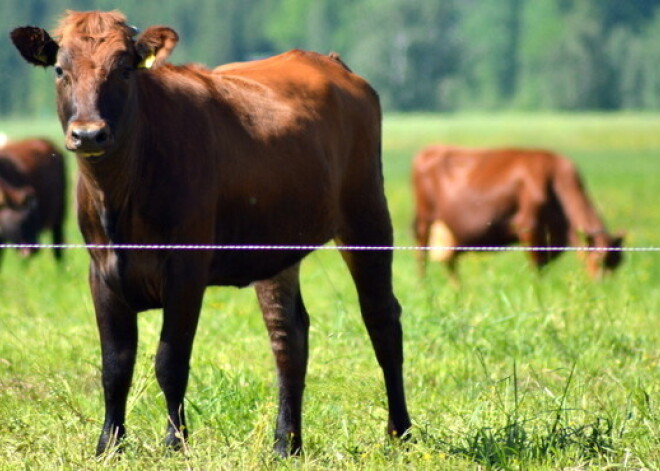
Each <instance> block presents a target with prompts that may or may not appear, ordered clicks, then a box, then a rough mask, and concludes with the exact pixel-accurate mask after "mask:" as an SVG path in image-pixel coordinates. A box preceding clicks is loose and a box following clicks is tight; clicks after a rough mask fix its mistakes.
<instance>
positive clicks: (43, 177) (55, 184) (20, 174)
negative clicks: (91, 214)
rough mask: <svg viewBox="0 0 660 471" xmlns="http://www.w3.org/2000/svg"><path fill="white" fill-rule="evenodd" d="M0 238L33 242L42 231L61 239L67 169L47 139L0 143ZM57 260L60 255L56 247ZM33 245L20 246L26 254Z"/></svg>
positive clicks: (0, 239) (27, 242) (35, 241)
mask: <svg viewBox="0 0 660 471" xmlns="http://www.w3.org/2000/svg"><path fill="white" fill-rule="evenodd" d="M0 193H1V195H0V241H2V242H11V243H16V244H36V243H37V242H38V236H39V234H40V233H41V232H42V231H45V230H50V231H51V232H52V240H53V244H62V243H63V242H64V236H63V230H64V216H65V212H66V170H65V166H64V158H63V157H62V153H61V152H60V151H59V150H58V149H57V148H56V147H55V145H53V143H52V142H50V141H48V140H47V139H25V140H21V141H8V143H6V144H5V145H3V146H2V147H0ZM53 250H54V252H53V253H54V255H55V258H56V260H60V259H61V257H62V250H61V248H55V249H53ZM36 251H37V249H36V248H25V249H21V253H23V254H24V255H29V254H32V253H34V252H36Z"/></svg>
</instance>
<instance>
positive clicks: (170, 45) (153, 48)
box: [135, 26, 179, 69]
mask: <svg viewBox="0 0 660 471" xmlns="http://www.w3.org/2000/svg"><path fill="white" fill-rule="evenodd" d="M178 42H179V35H178V34H177V33H176V31H174V30H173V29H172V28H168V27H167V26H150V27H149V28H147V29H145V30H144V32H143V33H142V34H140V36H138V38H137V40H136V41H135V49H136V50H137V53H138V56H139V57H140V63H139V64H138V67H140V68H146V69H151V68H154V67H158V66H159V65H161V64H162V63H163V62H165V60H166V59H167V58H168V57H169V56H170V54H171V53H172V50H173V49H174V47H175V46H176V45H177V43H178Z"/></svg>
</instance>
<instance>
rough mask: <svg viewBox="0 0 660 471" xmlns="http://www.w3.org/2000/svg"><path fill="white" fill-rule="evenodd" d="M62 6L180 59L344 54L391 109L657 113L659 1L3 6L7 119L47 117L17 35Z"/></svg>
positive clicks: (207, 0) (47, 97)
mask: <svg viewBox="0 0 660 471" xmlns="http://www.w3.org/2000/svg"><path fill="white" fill-rule="evenodd" d="M65 9H74V10H90V9H102V10H107V9H119V10H121V11H123V12H124V13H125V14H126V15H127V17H128V20H129V22H131V23H132V24H134V25H136V26H138V27H140V28H144V27H147V26H149V25H152V24H166V25H168V26H172V27H173V28H175V29H176V30H177V31H178V33H179V34H180V36H181V41H180V43H179V45H178V47H177V49H176V51H175V54H174V55H173V57H172V61H173V62H175V63H183V62H200V63H203V64H206V65H209V66H213V65H217V64H221V63H226V62H232V61H243V60H251V59H255V58H260V57H266V56H270V55H274V54H277V53H280V52H283V51H286V50H288V49H291V48H295V47H298V48H304V49H311V50H316V51H319V52H322V53H327V52H330V51H336V52H339V53H340V54H341V55H342V57H343V58H344V60H345V61H346V62H347V63H348V64H349V65H350V66H351V68H353V69H354V70H355V71H356V72H357V73H359V74H361V75H363V76H364V77H366V78H367V79H368V80H369V81H370V82H371V83H372V84H373V85H374V86H375V87H376V89H377V90H378V91H379V93H380V95H381V99H382V101H383V104H384V107H385V109H386V110H388V111H394V110H396V111H412V110H416V111H421V110H426V111H465V110H468V111H469V110H479V111H496V110H497V111H501V110H512V111H516V110H521V111H537V110H567V111H574V110H592V111H593V110H657V109H659V108H660V0H177V1H171V2H170V1H167V2H165V1H158V2H156V1H153V0H145V1H141V2H135V1H133V0H111V1H110V0H108V1H106V0H97V1H94V0H3V1H2V2H1V3H0V30H1V31H2V37H0V45H1V46H0V84H2V85H1V86H0V116H52V110H53V97H52V94H53V88H54V87H53V86H52V73H51V71H49V70H47V71H44V72H43V73H35V72H34V71H32V70H30V68H29V67H27V66H26V65H25V64H24V63H23V62H22V61H21V59H20V58H19V56H18V54H17V53H16V51H15V50H14V49H13V47H11V46H10V42H9V39H8V33H9V31H10V30H11V29H12V28H13V27H15V26H19V25H25V24H34V25H39V26H42V27H45V28H46V29H49V30H52V29H53V28H54V26H55V25H56V23H57V18H58V17H59V16H60V15H61V14H62V12H63V11H64V10H65Z"/></svg>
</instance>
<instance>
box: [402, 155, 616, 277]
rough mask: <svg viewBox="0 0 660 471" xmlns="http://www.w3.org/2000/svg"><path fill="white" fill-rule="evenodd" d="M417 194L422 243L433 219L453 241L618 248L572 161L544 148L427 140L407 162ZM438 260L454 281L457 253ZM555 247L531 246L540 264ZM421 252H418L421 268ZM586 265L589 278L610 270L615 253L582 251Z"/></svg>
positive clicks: (458, 243)
mask: <svg viewBox="0 0 660 471" xmlns="http://www.w3.org/2000/svg"><path fill="white" fill-rule="evenodd" d="M413 188H414V192H415V197H416V206H415V214H416V217H415V223H414V230H415V235H416V238H417V243H418V245H419V246H427V245H428V243H429V240H430V238H431V236H432V227H433V225H434V223H437V222H441V223H442V226H444V227H446V228H447V229H448V230H449V231H450V233H451V237H450V238H449V240H450V241H451V242H450V243H451V244H453V245H454V246H467V247H476V246H502V245H508V244H512V243H516V242H520V243H523V244H526V245H529V246H541V247H547V246H560V247H561V246H566V245H567V244H570V245H582V242H581V240H582V238H584V239H586V240H585V241H586V243H587V245H588V246H589V247H599V248H607V247H615V248H616V247H620V246H621V242H622V241H621V238H620V237H614V236H611V235H610V234H609V233H608V232H607V230H606V228H605V225H604V224H603V221H602V220H601V218H600V217H599V216H598V214H597V212H596V210H595V209H594V207H593V204H592V203H591V201H590V200H589V197H588V195H587V193H586V191H585V189H584V186H583V184H582V180H581V178H580V175H579V174H578V172H577V170H576V168H575V166H574V165H573V163H572V162H570V161H569V160H568V159H566V158H564V157H560V156H558V155H555V154H553V153H552V152H548V151H543V150H529V149H468V148H460V147H450V146H440V145H436V146H430V147H427V148H425V149H423V150H422V151H421V152H420V153H419V154H417V156H416V157H415V159H414V162H413ZM460 253H462V252H458V251H450V252H449V253H448V254H444V257H445V258H444V261H445V262H446V263H447V266H448V267H449V269H450V273H451V274H452V276H453V277H454V279H456V278H455V277H456V274H455V264H456V257H457V256H458V255H459V254H460ZM559 254H560V252H538V251H534V252H530V257H531V259H532V262H533V263H534V265H536V266H537V267H542V266H544V265H545V264H547V263H548V262H550V261H551V260H553V259H554V258H556V257H557V256H558V255H559ZM426 258H427V252H426V251H422V252H420V264H421V270H422V272H424V267H425V264H426ZM586 259H587V268H588V271H589V273H590V274H591V275H593V276H596V275H598V274H599V273H600V272H601V271H602V270H610V269H614V268H616V267H617V266H618V264H619V263H620V260H621V254H620V253H619V252H610V253H607V254H606V253H604V252H589V253H588V254H587V256H586Z"/></svg>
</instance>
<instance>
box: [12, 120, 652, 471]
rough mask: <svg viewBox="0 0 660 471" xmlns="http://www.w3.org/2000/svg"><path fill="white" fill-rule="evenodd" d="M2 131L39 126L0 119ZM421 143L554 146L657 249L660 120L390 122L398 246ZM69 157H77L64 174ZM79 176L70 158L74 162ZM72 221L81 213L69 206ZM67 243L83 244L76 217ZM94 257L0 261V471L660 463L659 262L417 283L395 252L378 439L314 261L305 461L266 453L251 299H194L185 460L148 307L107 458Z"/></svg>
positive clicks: (272, 393) (342, 303) (331, 260)
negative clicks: (399, 378)
mask: <svg viewBox="0 0 660 471" xmlns="http://www.w3.org/2000/svg"><path fill="white" fill-rule="evenodd" d="M0 130H3V131H5V132H7V133H8V134H10V135H14V136H18V135H33V134H45V135H49V136H52V137H53V138H55V139H56V140H57V141H58V142H60V141H61V137H60V135H59V133H60V131H59V128H58V125H57V124H56V123H54V122H52V121H32V120H26V121H18V120H14V121H6V122H0ZM432 142H446V143H455V144H465V145H471V146H491V145H513V144H515V145H525V146H535V147H547V148H551V149H556V150H557V151H559V152H561V153H564V154H566V155H567V156H569V157H571V158H573V159H574V160H575V161H576V162H577V163H578V166H579V167H580V168H581V169H582V172H583V175H584V177H585V179H586V182H587V186H588V188H589V191H590V193H591V195H592V196H593V198H594V200H595V202H596V203H597V206H598V209H599V210H600V212H601V213H602V214H603V216H604V217H605V219H606V221H607V223H608V226H609V227H610V228H611V229H614V230H617V229H621V230H625V231H626V232H627V245H634V246H660V236H659V235H658V234H659V231H658V229H659V228H660V211H659V210H658V203H660V198H659V195H660V193H659V190H658V188H660V186H659V185H660V160H659V159H660V115H577V116H571V115H540V116H534V115H493V116H479V115H457V116H439V115H388V116H386V119H385V122H384V158H385V173H386V181H387V192H388V199H389V203H390V207H391V211H392V216H393V221H394V226H395V234H396V240H397V243H398V244H399V245H411V244H412V237H411V233H410V221H411V218H412V205H411V192H410V187H409V170H410V159H411V157H412V155H413V154H414V153H415V152H416V151H417V150H418V149H420V148H421V147H423V146H424V145H426V144H429V143H432ZM71 163H73V162H71ZM70 170H71V174H72V176H73V173H74V168H73V166H71V167H70ZM72 214H73V211H72ZM67 234H68V237H69V240H70V241H73V242H78V241H80V236H79V235H78V232H77V229H76V227H75V222H74V219H73V218H71V219H70V221H69V227H68V230H67ZM86 266H87V255H86V254H85V252H84V251H81V250H78V251H69V252H68V253H67V254H66V260H65V262H64V264H63V266H61V267H57V266H56V265H55V263H54V262H53V260H52V257H51V255H50V254H49V253H42V254H39V256H38V257H36V258H34V259H32V260H30V261H29V262H27V263H26V262H25V261H23V260H21V259H19V257H18V256H17V255H16V254H14V253H13V252H12V253H6V254H5V257H4V260H3V264H2V269H1V271H0V293H2V303H1V304H0V469H17V468H18V469H21V468H22V469H50V468H64V469H81V468H84V469H95V468H105V467H108V466H109V467H111V468H113V469H131V470H135V469H145V470H146V469H188V468H190V469H237V468H239V469H264V468H266V469H311V470H316V469H391V468H395V469H452V470H456V469H457V470H461V469H465V470H472V469H480V468H493V469H524V470H528V469H538V470H546V469H547V470H551V469H657V468H658V467H660V451H659V450H660V417H659V415H660V412H659V411H660V409H659V408H658V401H659V394H660V329H658V326H659V325H660V324H659V323H658V322H659V321H658V314H659V313H660V254H658V253H634V254H627V255H626V258H625V261H624V265H623V266H622V267H621V270H620V271H619V272H618V273H617V274H616V275H615V276H614V277H612V278H610V279H606V280H604V281H603V282H600V283H593V282H590V281H589V280H588V279H587V277H586V275H585V273H584V270H583V269H582V267H581V266H580V264H579V262H578V260H577V257H576V256H575V255H574V254H570V253H569V254H565V255H563V256H562V257H560V259H559V260H558V261H557V262H556V263H554V264H553V265H551V266H550V267H549V269H548V270H547V271H546V272H545V273H544V274H543V275H542V276H537V275H536V274H535V273H533V272H532V271H531V270H530V267H529V266H528V264H527V261H526V260H525V256H524V255H523V254H521V253H503V254H469V255H466V256H465V257H464V259H462V260H461V266H460V269H461V274H462V277H463V280H464V282H465V283H464V286H463V288H462V289H461V290H460V291H456V290H453V289H451V288H450V287H449V285H448V283H447V280H446V277H445V273H444V271H443V269H442V267H440V266H432V267H431V268H430V273H429V277H428V279H427V280H425V281H422V280H419V279H418V278H417V276H416V270H415V268H416V267H415V260H414V254H413V253H412V252H405V251H402V252H397V253H396V255H395V266H394V270H395V272H394V273H395V287H396V291H397V294H398V297H399V299H400V301H401V304H402V305H403V307H404V317H403V324H404V336H405V349H406V386H407V394H408V399H409V407H410V412H411V415H412V418H413V421H414V430H413V440H412V441H411V442H409V443H406V444H405V445H403V446H401V445H397V444H393V443H390V442H389V441H388V440H387V439H386V437H385V432H384V430H385V422H386V416H387V411H386V407H385V397H384V392H383V385H382V380H381V374H380V372H379V371H378V368H377V365H376V361H375V358H374V355H373V352H372V350H371V347H370V345H369V342H368V339H367V335H366V332H365V330H364V327H363V326H362V323H361V321H360V316H359V313H358V310H357V306H356V297H355V294H354V291H353V288H352V286H351V283H350V281H349V277H348V274H347V271H346V269H345V267H344V266H343V265H342V263H341V261H340V257H339V256H338V255H337V254H335V253H330V252H323V253H316V254H312V255H311V256H310V257H309V258H308V259H307V261H306V262H305V263H304V264H303V275H302V276H303V281H302V283H303V293H304V296H305V300H306V304H307V305H308V308H309V311H310V313H311V317H312V328H311V333H310V366H309V374H308V384H307V390H306V395H305V399H306V401H305V409H304V422H305V423H304V432H305V445H306V452H305V454H304V455H303V456H302V457H300V458H295V459H291V460H285V461H281V460H278V459H276V458H274V457H273V455H272V453H271V440H272V433H273V422H274V418H275V412H276V404H277V398H276V388H275V374H274V366H273V360H272V357H271V353H270V349H269V345H268V341H267V336H266V333H265V329H264V327H263V322H262V320H261V316H260V314H259V311H258V308H257V304H256V301H255V298H254V295H253V293H252V291H251V290H249V289H246V290H237V289H233V288H212V289H209V290H208V294H207V297H206V299H205V304H204V309H203V313H202V319H201V322H200V326H199V331H198V332H199V333H198V336H197V340H196V343H195V350H194V354H193V360H192V368H193V369H192V376H191V381H190V385H189V390H188V395H187V401H188V405H187V408H188V414H189V419H190V422H191V423H190V425H191V430H192V436H191V440H190V443H189V448H188V450H187V452H186V453H183V454H172V453H168V452H166V451H165V450H164V449H163V448H162V447H161V444H160V443H161V439H162V437H163V432H164V429H165V411H164V401H163V398H162V394H161V393H160V391H159V389H158V386H157V384H156V382H155V379H154V373H153V365H152V363H153V355H154V353H155V348H156V343H157V338H158V331H159V328H160V315H159V314H158V313H157V312H147V313H143V314H141V316H140V351H139V355H138V365H137V368H136V373H135V378H134V383H133V389H132V393H131V396H130V399H129V414H128V427H129V429H128V432H129V435H128V437H127V446H126V451H125V453H124V455H123V457H121V458H117V457H106V458H105V459H102V460H100V461H98V460H96V459H95V458H94V457H93V450H94V445H95V441H96V438H97V434H98V432H99V430H100V425H101V420H102V412H103V411H102V395H101V385H100V370H99V365H100V349H99V345H98V339H97V333H96V327H95V324H94V315H93V308H92V305H91V300H90V296H89V291H88V288H87V283H86Z"/></svg>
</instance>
